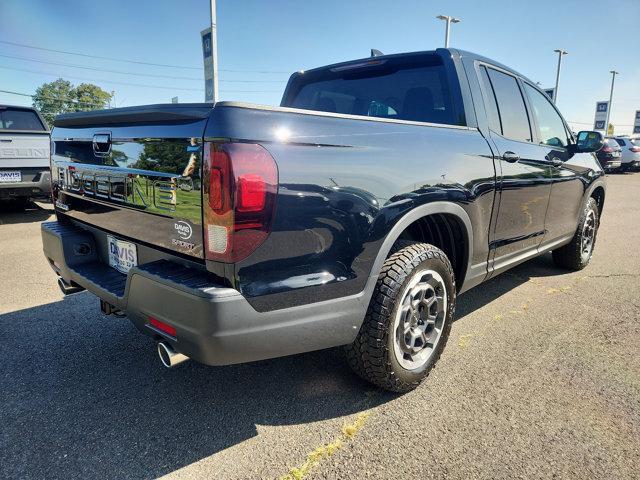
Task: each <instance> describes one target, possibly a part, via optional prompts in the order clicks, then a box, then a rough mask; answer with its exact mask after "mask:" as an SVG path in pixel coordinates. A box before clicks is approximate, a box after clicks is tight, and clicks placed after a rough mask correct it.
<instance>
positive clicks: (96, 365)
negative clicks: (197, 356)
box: [0, 293, 394, 478]
mask: <svg viewBox="0 0 640 480" xmlns="http://www.w3.org/2000/svg"><path fill="white" fill-rule="evenodd" d="M0 332H1V333H0V362H1V364H2V365H3V368H2V371H1V373H0V375H1V376H2V388H1V390H0V418H2V428H1V429H0V431H1V433H0V445H2V448H0V477H1V478H27V477H28V478H43V477H47V478H59V477H64V478H80V477H81V478H155V477H158V476H160V475H162V474H166V473H169V472H172V471H174V470H176V469H178V468H181V467H183V466H186V465H189V464H191V463H193V462H196V461H198V460H200V459H202V458H205V457H208V456H210V455H212V454H214V453H216V452H219V451H221V450H223V449H225V448H228V447H230V446H233V445H235V444H237V443H239V442H242V441H244V440H247V439H249V438H251V437H253V436H255V435H256V424H260V425H287V424H300V423H307V422H314V421H318V420H323V419H327V418H334V417H339V416H343V415H348V414H351V413H355V412H358V411H361V410H363V409H365V408H369V407H372V406H375V405H378V404H380V403H383V402H386V401H388V400H390V399H392V398H394V396H393V395H391V394H386V393H383V392H380V391H378V390H375V389H374V388H373V387H371V386H370V385H369V384H366V383H365V382H363V381H361V380H360V379H358V378H357V377H356V376H355V375H354V374H352V373H351V371H350V369H349V368H348V366H347V365H346V363H345V362H344V360H343V357H342V352H341V350H339V349H333V350H327V351H321V352H314V353H310V354H306V355H298V356H293V357H287V358H281V359H276V360H268V361H263V362H257V363H252V364H244V365H236V366H229V367H207V366H204V365H200V364H197V363H195V362H188V363H186V364H183V365H181V366H179V367H177V368H174V369H171V370H167V369H166V368H164V367H162V366H161V365H160V362H159V360H158V358H157V356H156V351H155V345H154V343H153V341H152V340H151V339H150V338H148V337H146V336H144V335H142V334H140V333H139V332H138V331H137V330H136V329H135V328H134V327H133V326H132V325H131V324H130V323H129V322H128V321H127V320H125V319H117V318H113V317H105V316H103V315H101V314H100V313H99V311H98V305H97V300H96V298H95V297H93V296H92V295H90V294H88V293H81V294H78V295H74V296H70V297H67V298H65V299H63V300H61V301H58V302H54V303H50V304H46V305H42V306H39V307H34V308H29V309H25V310H21V311H17V312H12V313H8V314H4V315H0Z"/></svg>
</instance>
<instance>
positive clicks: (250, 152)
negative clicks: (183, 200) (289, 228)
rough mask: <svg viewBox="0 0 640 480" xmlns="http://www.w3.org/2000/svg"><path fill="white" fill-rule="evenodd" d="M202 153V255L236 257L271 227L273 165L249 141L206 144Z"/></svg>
mask: <svg viewBox="0 0 640 480" xmlns="http://www.w3.org/2000/svg"><path fill="white" fill-rule="evenodd" d="M204 155H205V165H204V172H203V183H204V193H205V196H204V198H205V199H206V201H205V205H204V239H205V256H206V258H207V259H208V260H217V261H221V262H227V263H234V262H238V261H240V260H242V259H244V258H246V257H247V256H248V255H249V254H251V253H252V252H253V251H254V250H255V249H256V248H258V246H259V245H260V244H261V243H262V242H264V240H265V239H266V238H267V236H268V235H269V232H270V231H271V222H272V220H273V215H274V211H275V204H276V194H277V192H278V168H277V166H276V162H275V161H274V159H273V157H271V155H270V154H269V152H268V151H267V150H266V149H265V148H264V147H262V146H261V145H258V144H253V143H206V144H205V149H204Z"/></svg>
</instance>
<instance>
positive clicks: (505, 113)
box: [487, 68, 532, 142]
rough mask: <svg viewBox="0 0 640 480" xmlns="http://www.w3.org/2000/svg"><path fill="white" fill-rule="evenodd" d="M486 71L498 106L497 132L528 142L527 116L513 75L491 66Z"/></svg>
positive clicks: (529, 135) (529, 136) (529, 131)
mask: <svg viewBox="0 0 640 480" xmlns="http://www.w3.org/2000/svg"><path fill="white" fill-rule="evenodd" d="M487 73H488V77H489V83H490V85H491V89H492V90H493V94H494V95H495V100H496V103H497V106H498V116H499V118H500V127H501V130H500V131H499V133H502V135H503V136H505V137H507V138H510V139H513V140H521V141H526V142H530V141H531V140H532V138H531V129H530V128H529V117H528V115H527V109H526V107H525V104H524V99H523V98H522V92H521V91H520V87H519V86H518V82H517V81H516V79H515V77H512V76H511V75H507V74H505V73H502V72H499V71H497V70H494V69H493V68H488V69H487Z"/></svg>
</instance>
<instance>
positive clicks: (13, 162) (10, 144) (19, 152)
mask: <svg viewBox="0 0 640 480" xmlns="http://www.w3.org/2000/svg"><path fill="white" fill-rule="evenodd" d="M49 144H50V141H49V128H48V127H47V123H46V122H45V121H44V119H43V118H42V116H41V115H40V113H39V112H38V111H37V110H36V109H35V108H29V107H17V106H11V105H0V201H7V200H12V201H14V202H17V203H19V204H26V203H27V201H28V200H29V198H30V197H37V196H48V195H49V194H50V192H51V175H50V174H49V157H50V155H49Z"/></svg>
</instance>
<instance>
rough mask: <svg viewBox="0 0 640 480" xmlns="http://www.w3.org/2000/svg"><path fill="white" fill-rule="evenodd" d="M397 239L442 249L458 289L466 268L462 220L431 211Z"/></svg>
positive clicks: (467, 248) (467, 246)
mask: <svg viewBox="0 0 640 480" xmlns="http://www.w3.org/2000/svg"><path fill="white" fill-rule="evenodd" d="M398 240H409V241H416V242H422V243H430V244H431V245H434V246H436V247H438V248H439V249H440V250H442V251H443V252H444V253H445V254H446V255H447V258H448V259H449V261H450V262H451V265H452V266H453V272H454V275H455V279H456V288H457V289H458V290H459V289H460V287H461V286H462V284H463V282H464V277H465V274H466V270H467V263H468V255H469V245H468V244H467V238H466V234H465V226H464V223H463V222H462V220H461V219H460V218H459V217H457V216H456V215H453V214H451V213H432V214H429V215H425V216H423V217H421V218H419V219H417V220H415V221H414V222H413V223H411V224H409V225H408V226H407V227H406V228H405V229H404V230H403V231H402V233H401V234H400V236H399V237H398Z"/></svg>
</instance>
